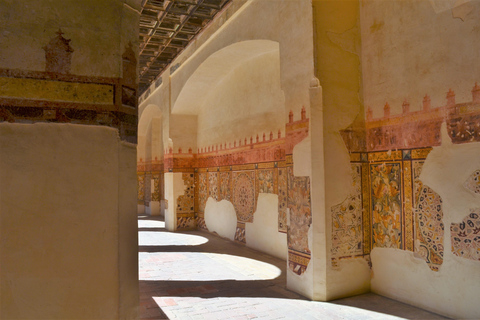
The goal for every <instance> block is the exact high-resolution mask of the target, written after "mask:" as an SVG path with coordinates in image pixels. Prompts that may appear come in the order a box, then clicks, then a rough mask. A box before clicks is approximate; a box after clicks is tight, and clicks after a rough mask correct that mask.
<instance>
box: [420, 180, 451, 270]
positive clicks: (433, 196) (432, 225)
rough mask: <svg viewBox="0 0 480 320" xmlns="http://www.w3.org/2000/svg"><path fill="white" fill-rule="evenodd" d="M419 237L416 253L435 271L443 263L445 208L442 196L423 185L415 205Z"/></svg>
mask: <svg viewBox="0 0 480 320" xmlns="http://www.w3.org/2000/svg"><path fill="white" fill-rule="evenodd" d="M415 217H416V226H417V238H416V241H415V253H416V255H417V256H420V257H422V258H423V259H424V260H425V261H426V262H427V264H428V266H429V267H430V269H432V270H433V271H438V269H439V267H440V265H441V264H442V263H443V235H444V229H445V228H444V225H443V221H442V219H443V210H442V199H441V198H440V196H439V195H438V194H437V193H436V192H435V191H433V190H432V189H430V188H429V187H428V186H426V185H423V187H422V188H421V190H420V192H419V195H418V202H417V203H416V205H415Z"/></svg>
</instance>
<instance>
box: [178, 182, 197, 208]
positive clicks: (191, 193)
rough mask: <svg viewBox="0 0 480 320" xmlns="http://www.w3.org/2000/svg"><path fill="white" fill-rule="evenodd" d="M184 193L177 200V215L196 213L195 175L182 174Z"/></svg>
mask: <svg viewBox="0 0 480 320" xmlns="http://www.w3.org/2000/svg"><path fill="white" fill-rule="evenodd" d="M182 180H183V185H184V193H183V195H181V196H179V197H178V199H177V213H192V214H193V213H194V211H195V210H194V209H195V208H194V205H195V203H194V200H195V178H194V174H193V173H182Z"/></svg>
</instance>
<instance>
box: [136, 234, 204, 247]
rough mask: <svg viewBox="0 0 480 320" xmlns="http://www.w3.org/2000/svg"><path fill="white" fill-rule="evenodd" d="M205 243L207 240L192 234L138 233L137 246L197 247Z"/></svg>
mask: <svg viewBox="0 0 480 320" xmlns="http://www.w3.org/2000/svg"><path fill="white" fill-rule="evenodd" d="M207 242H208V239H207V238H205V237H202V236H196V235H193V234H183V233H167V232H161V231H140V232H139V233H138V245H139V246H199V245H201V244H204V243H207Z"/></svg>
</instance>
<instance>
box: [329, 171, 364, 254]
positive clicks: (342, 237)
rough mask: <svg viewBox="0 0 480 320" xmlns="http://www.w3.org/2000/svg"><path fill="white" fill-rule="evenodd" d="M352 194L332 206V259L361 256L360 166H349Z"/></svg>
mask: <svg viewBox="0 0 480 320" xmlns="http://www.w3.org/2000/svg"><path fill="white" fill-rule="evenodd" d="M351 167H352V186H353V189H354V191H353V194H351V195H350V196H348V197H347V199H345V200H344V201H343V202H342V203H340V204H338V205H336V206H333V207H332V208H331V212H332V258H342V257H351V256H357V255H363V246H362V242H363V230H362V190H361V178H362V177H361V164H359V163H354V164H351Z"/></svg>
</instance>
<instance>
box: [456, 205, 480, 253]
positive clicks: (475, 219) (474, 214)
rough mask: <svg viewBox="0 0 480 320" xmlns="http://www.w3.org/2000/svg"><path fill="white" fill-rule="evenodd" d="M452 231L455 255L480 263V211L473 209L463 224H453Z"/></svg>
mask: <svg viewBox="0 0 480 320" xmlns="http://www.w3.org/2000/svg"><path fill="white" fill-rule="evenodd" d="M450 231H451V240H452V252H453V254H454V255H456V256H458V257H462V258H465V259H470V260H475V261H480V209H472V210H471V212H470V214H469V215H468V216H466V217H465V218H464V219H463V220H462V222H460V223H452V225H451V226H450Z"/></svg>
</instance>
